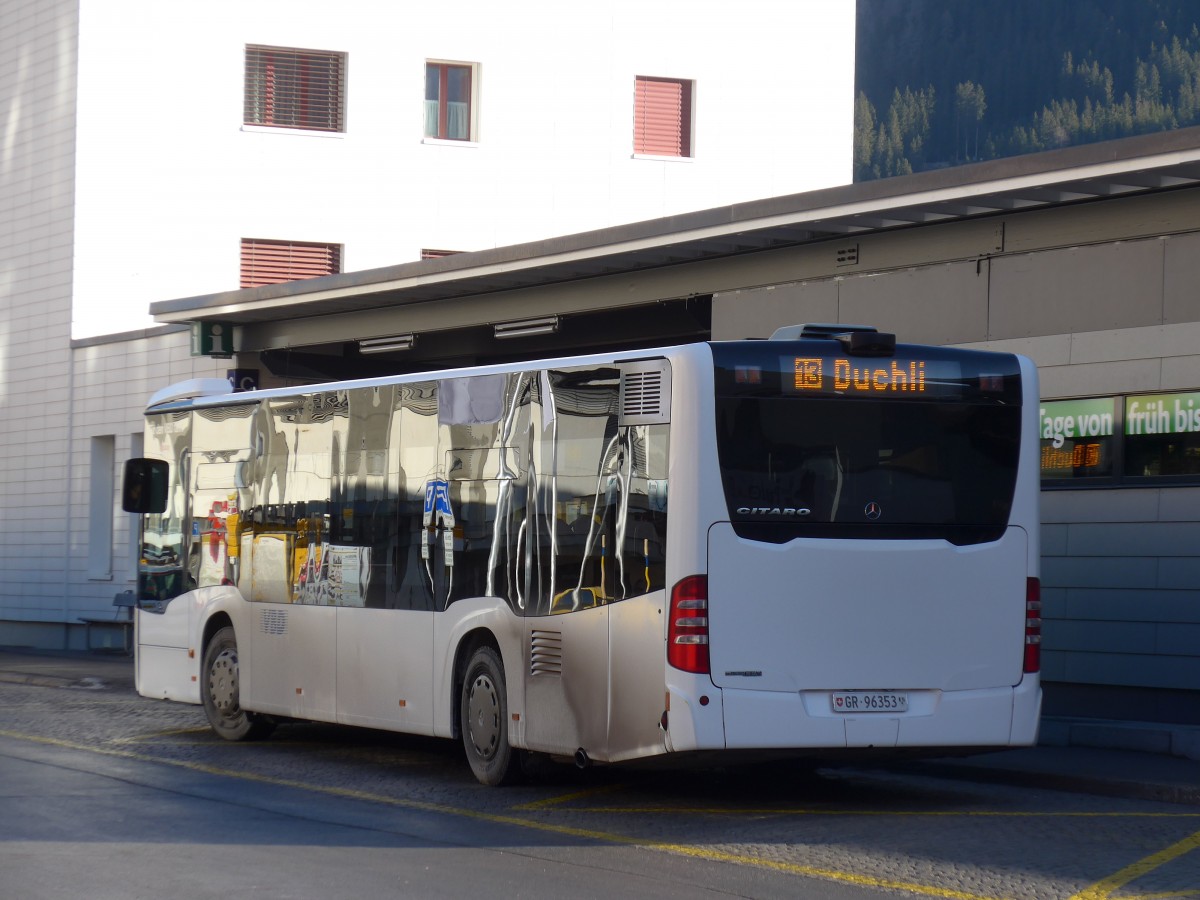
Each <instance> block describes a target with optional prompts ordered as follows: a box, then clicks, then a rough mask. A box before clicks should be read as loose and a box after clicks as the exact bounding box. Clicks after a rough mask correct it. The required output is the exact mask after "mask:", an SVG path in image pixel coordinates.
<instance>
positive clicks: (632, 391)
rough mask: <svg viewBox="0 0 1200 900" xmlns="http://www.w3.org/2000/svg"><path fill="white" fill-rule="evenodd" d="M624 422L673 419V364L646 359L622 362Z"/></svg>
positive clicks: (621, 420)
mask: <svg viewBox="0 0 1200 900" xmlns="http://www.w3.org/2000/svg"><path fill="white" fill-rule="evenodd" d="M619 421H620V424H621V425H657V424H660V423H665V422H670V421H671V365H670V363H668V362H667V361H666V360H665V359H646V360H638V361H636V362H630V363H622V365H621V416H620V420H619Z"/></svg>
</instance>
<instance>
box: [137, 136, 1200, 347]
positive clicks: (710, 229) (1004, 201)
mask: <svg viewBox="0 0 1200 900" xmlns="http://www.w3.org/2000/svg"><path fill="white" fill-rule="evenodd" d="M1198 183H1200V127H1196V128H1186V129H1179V130H1175V131H1167V132H1160V133H1156V134H1151V135H1142V136H1138V137H1132V138H1125V139H1122V140H1118V141H1108V142H1103V143H1097V144H1088V145H1084V146H1079V147H1069V148H1066V149H1062V150H1054V151H1049V152H1045V153H1037V154H1030V155H1026V156H1018V157H1010V158H1007V159H1001V160H994V161H990V162H985V163H977V164H973V165H966V166H958V167H954V168H947V169H941V170H937V171H932V172H923V173H919V174H916V175H909V176H903V177H898V178H889V179H882V180H877V181H869V182H861V183H857V184H850V185H844V186H840V187H834V188H827V189H823V190H817V191H811V192H807V193H803V194H793V195H789V196H784V197H773V198H768V199H763V200H754V201H750V202H747V203H739V204H735V205H733V206H725V207H718V208H715V209H707V210H701V211H698V212H691V213H684V214H680V215H676V216H670V217H667V218H662V219H654V220H649V221H644V222H636V223H632V224H628V225H620V226H615V227H611V228H604V229H600V230H596V231H589V232H582V233H579V234H572V235H566V236H563V237H556V238H550V239H547V240H543V241H535V242H530V243H525V244H516V245H512V246H507V247H498V248H495V249H490V250H481V251H477V252H472V253H461V254H455V255H452V256H447V257H444V258H441V259H433V260H424V261H420V262H410V263H402V264H399V265H394V266H387V267H384V268H378V269H369V270H363V271H357V272H347V273H344V274H339V275H330V276H325V277H322V278H314V279H309V280H305V281H292V282H287V283H284V284H275V285H267V286H264V287H258V288H248V289H244V290H236V291H227V292H223V293H218V294H208V295H204V296H198V297H187V298H182V299H175V300H165V301H161V302H157V303H154V304H152V305H151V307H150V312H151V314H152V315H153V316H154V318H155V320H156V321H157V322H160V323H185V322H194V321H204V320H220V321H223V322H229V323H233V324H235V325H242V326H251V327H253V325H254V324H255V323H265V322H271V321H277V320H278V319H280V318H281V317H287V318H292V319H294V318H309V317H323V316H336V315H345V314H347V313H353V312H355V311H366V310H374V311H380V310H389V309H391V310H394V309H397V308H400V307H404V306H407V305H410V304H421V303H428V302H430V301H439V300H447V299H455V298H467V297H476V298H478V297H481V296H484V295H491V294H499V293H503V292H507V291H514V290H519V289H524V288H531V287H540V286H548V285H555V284H562V283H566V282H577V281H580V280H583V279H589V278H596V277H599V276H605V275H620V274H630V273H637V272H641V271H645V270H650V269H661V268H663V267H669V266H676V265H681V264H687V263H695V262H700V261H705V260H712V259H716V258H727V257H732V256H737V255H741V254H747V253H753V252H755V251H761V250H769V249H776V248H780V247H792V246H798V245H804V244H809V243H814V242H818V241H824V240H830V239H837V238H845V237H846V236H854V235H861V234H863V233H871V232H879V231H886V230H890V229H896V228H906V227H913V226H919V225H925V224H932V223H940V222H950V221H955V220H965V219H971V218H975V217H980V216H988V215H995V214H999V213H1011V212H1013V211H1017V210H1024V209H1035V208H1039V207H1047V206H1054V205H1062V204H1068V203H1078V202H1087V201H1093V200H1100V199H1104V198H1108V197H1116V196H1126V195H1131V194H1137V193H1146V192H1154V191H1162V190H1170V189H1173V188H1178V187H1187V186H1191V185H1196V184H1198ZM481 324H482V323H481Z"/></svg>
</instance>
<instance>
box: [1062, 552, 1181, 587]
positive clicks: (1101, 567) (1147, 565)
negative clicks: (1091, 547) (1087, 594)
mask: <svg viewBox="0 0 1200 900" xmlns="http://www.w3.org/2000/svg"><path fill="white" fill-rule="evenodd" d="M1157 572H1158V561H1157V560H1154V559H1144V558H1138V557H1134V556H1131V557H1110V558H1107V559H1093V558H1091V557H1085V558H1075V557H1064V556H1059V557H1053V556H1052V557H1043V559H1042V583H1043V584H1045V585H1047V586H1048V587H1069V588H1078V587H1122V588H1139V587H1145V586H1146V585H1148V584H1154V583H1155V580H1156V577H1157Z"/></svg>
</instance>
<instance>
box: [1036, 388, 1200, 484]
mask: <svg viewBox="0 0 1200 900" xmlns="http://www.w3.org/2000/svg"><path fill="white" fill-rule="evenodd" d="M1197 393H1200V391H1198V390H1195V389H1193V390H1186V389H1184V390H1174V391H1171V390H1166V391H1130V392H1127V393H1113V394H1099V395H1097V394H1089V395H1086V396H1075V397H1044V398H1042V399H1041V400H1040V401H1039V415H1038V446H1039V453H1038V459H1039V473H1038V476H1039V478H1038V480H1039V483H1040V485H1041V489H1042V490H1043V491H1064V490H1075V491H1079V490H1097V489H1102V490H1111V489H1114V488H1147V487H1172V486H1174V487H1196V486H1200V472H1195V473H1184V474H1180V475H1131V474H1127V473H1126V472H1125V464H1126V456H1127V451H1128V447H1127V443H1126V442H1127V441H1128V440H1129V438H1130V437H1131V436H1130V435H1128V434H1126V433H1125V428H1126V409H1127V406H1128V403H1129V401H1130V400H1137V399H1139V398H1143V397H1153V398H1159V397H1164V396H1170V395H1179V396H1181V397H1187V396H1192V395H1195V394H1197ZM1077 400H1112V401H1113V433H1112V435H1111V440H1112V473H1111V474H1108V475H1090V476H1086V475H1085V476H1078V477H1074V478H1047V477H1045V476H1043V475H1042V474H1041V470H1040V463H1041V458H1042V451H1043V447H1044V445H1045V442H1046V441H1047V440H1051V438H1046V437H1043V436H1042V435H1043V433H1044V428H1045V424H1044V421H1043V419H1042V416H1041V413H1040V409H1041V407H1044V406H1045V405H1046V404H1048V403H1064V402H1070V401H1077ZM1190 433H1193V434H1200V433H1198V432H1190ZM1133 437H1134V438H1136V437H1138V436H1137V435H1133Z"/></svg>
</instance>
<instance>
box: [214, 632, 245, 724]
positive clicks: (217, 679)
mask: <svg viewBox="0 0 1200 900" xmlns="http://www.w3.org/2000/svg"><path fill="white" fill-rule="evenodd" d="M208 695H209V697H211V698H212V702H213V706H214V707H216V709H217V712H219V713H220V714H221V717H222V718H225V719H232V718H235V717H236V716H237V714H238V712H239V706H238V658H237V650H236V649H234V648H232V647H226V648H225V649H224V650H222V651H221V652H220V653H219V654H217V658H216V659H214V660H213V662H212V667H211V668H210V669H209V672H208Z"/></svg>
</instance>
